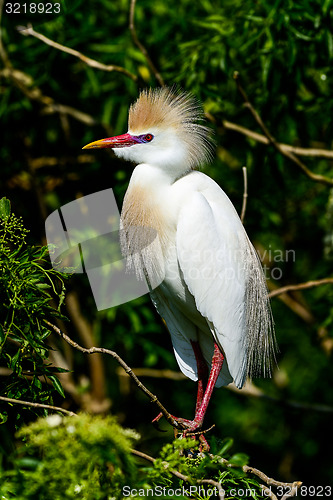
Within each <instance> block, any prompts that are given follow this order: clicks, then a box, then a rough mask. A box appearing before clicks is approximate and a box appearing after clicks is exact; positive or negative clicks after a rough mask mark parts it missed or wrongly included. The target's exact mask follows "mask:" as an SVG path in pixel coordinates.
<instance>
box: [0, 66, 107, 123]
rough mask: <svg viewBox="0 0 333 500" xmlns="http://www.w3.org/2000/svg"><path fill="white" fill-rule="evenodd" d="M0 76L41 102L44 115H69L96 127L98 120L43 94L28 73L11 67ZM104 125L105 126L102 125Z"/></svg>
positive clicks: (29, 96)
mask: <svg viewBox="0 0 333 500" xmlns="http://www.w3.org/2000/svg"><path fill="white" fill-rule="evenodd" d="M0 75H1V76H4V77H5V78H8V79H11V81H12V82H13V83H14V85H15V86H16V87H17V88H19V89H20V90H21V92H23V94H24V95H25V96H26V97H27V98H28V99H30V100H32V101H37V102H39V103H40V104H41V105H42V106H44V109H43V111H44V113H46V114H48V113H49V114H51V113H59V114H62V113H63V114H67V115H70V116H72V117H73V118H75V119H76V120H78V121H80V122H82V123H84V124H85V125H89V126H91V125H95V124H96V120H95V118H93V117H92V116H91V115H88V114H87V113H84V112H83V111H80V110H78V109H75V108H72V107H71V106H67V105H65V104H59V103H56V102H55V101H54V99H53V98H52V97H49V96H46V95H44V94H43V93H42V91H41V90H40V89H39V87H37V86H35V85H34V84H33V79H32V78H31V76H30V75H28V74H27V73H24V72H23V71H20V70H18V69H14V68H11V67H6V68H5V69H3V70H2V71H0ZM102 125H103V124H102Z"/></svg>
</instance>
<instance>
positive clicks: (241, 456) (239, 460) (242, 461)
mask: <svg viewBox="0 0 333 500" xmlns="http://www.w3.org/2000/svg"><path fill="white" fill-rule="evenodd" d="M248 461H249V457H248V455H246V453H235V455H232V457H231V458H229V462H230V463H231V464H233V465H237V466H239V467H243V465H247V463H248Z"/></svg>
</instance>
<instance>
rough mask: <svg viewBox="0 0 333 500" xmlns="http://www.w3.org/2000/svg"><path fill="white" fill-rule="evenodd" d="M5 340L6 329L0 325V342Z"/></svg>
mask: <svg viewBox="0 0 333 500" xmlns="http://www.w3.org/2000/svg"><path fill="white" fill-rule="evenodd" d="M5 340H6V335H5V332H4V329H3V328H2V326H1V325H0V344H2V342H4V341H5Z"/></svg>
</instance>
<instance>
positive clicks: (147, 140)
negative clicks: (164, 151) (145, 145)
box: [144, 134, 154, 142]
mask: <svg viewBox="0 0 333 500" xmlns="http://www.w3.org/2000/svg"><path fill="white" fill-rule="evenodd" d="M153 139H154V136H153V134H146V135H145V136H144V140H145V141H146V142H150V141H152V140H153Z"/></svg>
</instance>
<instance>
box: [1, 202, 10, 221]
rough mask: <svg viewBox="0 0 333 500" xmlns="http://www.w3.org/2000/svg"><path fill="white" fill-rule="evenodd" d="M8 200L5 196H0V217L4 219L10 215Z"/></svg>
mask: <svg viewBox="0 0 333 500" xmlns="http://www.w3.org/2000/svg"><path fill="white" fill-rule="evenodd" d="M10 212H11V209H10V201H9V200H8V199H7V198H1V200H0V217H1V218H2V219H4V218H5V217H9V216H10Z"/></svg>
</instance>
